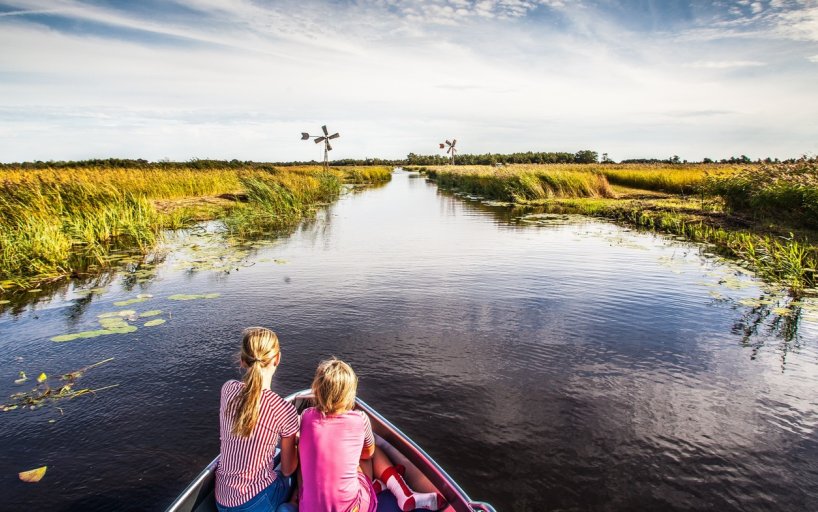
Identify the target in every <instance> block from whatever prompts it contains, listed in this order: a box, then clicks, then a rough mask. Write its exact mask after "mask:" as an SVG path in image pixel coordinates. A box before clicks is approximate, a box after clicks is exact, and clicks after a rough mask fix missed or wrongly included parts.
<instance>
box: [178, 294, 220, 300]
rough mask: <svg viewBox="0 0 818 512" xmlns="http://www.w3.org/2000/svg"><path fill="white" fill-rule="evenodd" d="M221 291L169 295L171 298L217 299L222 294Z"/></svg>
mask: <svg viewBox="0 0 818 512" xmlns="http://www.w3.org/2000/svg"><path fill="white" fill-rule="evenodd" d="M220 295H221V294H220V293H203V294H198V295H195V294H190V295H189V294H183V293H178V294H176V295H171V296H170V297H168V299H170V300H197V299H216V298H218V297H219V296H220Z"/></svg>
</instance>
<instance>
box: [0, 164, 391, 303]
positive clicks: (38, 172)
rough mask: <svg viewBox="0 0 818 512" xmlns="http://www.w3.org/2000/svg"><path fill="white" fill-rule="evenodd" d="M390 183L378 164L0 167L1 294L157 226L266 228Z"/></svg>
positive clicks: (69, 269)
mask: <svg viewBox="0 0 818 512" xmlns="http://www.w3.org/2000/svg"><path fill="white" fill-rule="evenodd" d="M194 164H195V162H194ZM390 177H391V169H389V168H386V167H374V168H366V167H349V168H342V169H335V168H333V169H330V170H329V171H325V170H324V169H323V168H322V167H321V166H301V167H285V168H280V169H279V168H274V167H271V166H264V165H259V164H254V165H248V166H230V167H224V168H221V167H218V166H208V167H206V168H196V166H195V165H193V164H191V166H190V167H186V166H184V164H179V165H178V166H176V165H174V166H170V165H165V164H163V165H159V164H156V165H150V164H146V165H141V166H139V167H134V168H120V167H105V166H102V167H98V166H88V167H82V166H80V167H64V168H55V169H50V168H44V169H43V168H38V169H27V168H24V167H23V166H19V167H15V166H3V167H2V168H0V212H2V216H0V291H2V290H3V289H4V288H8V287H9V284H10V283H13V286H23V287H26V286H30V285H33V284H34V283H41V282H44V281H49V280H57V279H61V278H64V277H65V276H68V275H71V274H76V273H77V272H80V271H83V270H84V269H86V268H88V267H89V265H95V266H97V267H99V268H104V267H106V266H107V265H108V263H107V259H106V256H107V255H109V254H110V253H111V252H112V251H114V250H124V249H127V250H135V251H141V252H142V253H147V252H148V251H150V250H151V249H152V248H153V247H154V246H155V244H156V242H157V241H158V240H159V239H160V237H161V236H162V232H163V231H164V230H166V229H177V228H181V227H184V226H187V225H189V224H190V223H192V222H195V221H198V220H203V219H213V218H225V222H226V224H227V225H228V227H229V228H230V229H231V230H233V231H234V232H235V233H237V234H250V233H265V232H269V231H270V229H271V228H272V227H282V226H286V225H290V224H292V223H293V222H295V221H297V220H298V219H299V218H301V216H303V215H305V214H308V213H309V212H311V211H312V210H314V208H315V207H316V206H317V205H320V204H324V203H326V202H328V201H332V200H334V199H335V198H337V197H338V194H339V192H340V190H341V186H342V182H349V183H359V182H360V183H374V182H382V181H386V180H388V179H390ZM219 196H222V197H227V198H229V199H224V198H220V197H219ZM236 199H241V200H236Z"/></svg>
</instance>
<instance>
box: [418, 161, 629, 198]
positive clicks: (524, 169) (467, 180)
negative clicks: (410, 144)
mask: <svg viewBox="0 0 818 512" xmlns="http://www.w3.org/2000/svg"><path fill="white" fill-rule="evenodd" d="M572 167H573V168H572ZM577 167H581V166H568V165H554V166H537V165H515V166H506V167H500V168H495V167H490V166H460V167H454V168H453V167H430V168H427V170H426V172H427V173H428V175H429V176H430V177H431V178H433V179H434V180H436V181H437V183H438V185H440V186H442V187H446V188H457V189H459V190H462V191H464V192H468V193H471V194H477V195H481V196H484V197H488V198H492V199H500V200H503V201H513V202H520V203H526V202H537V201H544V200H548V199H553V198H560V197H613V196H614V192H613V189H611V186H610V184H609V183H608V180H607V179H606V178H605V176H603V175H602V174H601V173H598V172H593V171H591V170H588V169H577Z"/></svg>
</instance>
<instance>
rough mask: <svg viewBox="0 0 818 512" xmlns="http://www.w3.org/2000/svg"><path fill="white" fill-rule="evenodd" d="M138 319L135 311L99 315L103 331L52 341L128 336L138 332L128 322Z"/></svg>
mask: <svg viewBox="0 0 818 512" xmlns="http://www.w3.org/2000/svg"><path fill="white" fill-rule="evenodd" d="M137 318H138V315H137V314H136V311H134V310H133V309H123V310H122V311H110V312H108V313H102V314H100V315H97V319H98V320H97V321H98V322H99V325H100V327H102V329H92V330H89V331H82V332H76V333H71V334H61V335H59V336H54V337H53V338H51V341H55V342H57V343H63V342H66V341H74V340H78V339H88V338H96V337H98V336H108V335H111V334H128V333H132V332H136V331H137V328H136V326H133V325H130V324H129V323H128V321H134V320H136V319H137Z"/></svg>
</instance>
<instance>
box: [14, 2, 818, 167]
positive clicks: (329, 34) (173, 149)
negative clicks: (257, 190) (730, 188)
mask: <svg viewBox="0 0 818 512" xmlns="http://www.w3.org/2000/svg"><path fill="white" fill-rule="evenodd" d="M0 48H2V49H1V50H0V161H4V162H9V161H20V160H35V159H39V160H49V159H84V158H98V157H103V158H105V157H132V158H139V157H141V158H148V159H151V160H159V159H163V158H169V159H171V160H187V159H190V158H219V159H230V158H238V159H242V160H244V159H252V160H268V161H269V160H292V159H295V160H309V159H320V158H321V157H322V155H321V152H320V148H319V146H316V145H314V144H312V143H309V142H302V141H300V140H299V134H300V132H301V131H317V130H318V129H319V127H320V126H321V125H322V124H325V123H326V124H328V125H329V127H330V129H332V130H335V131H339V132H340V133H341V138H340V139H339V140H338V141H336V142H337V143H336V144H334V146H335V150H334V151H333V153H332V157H333V158H346V157H355V158H362V157H374V156H380V157H392V158H399V157H403V156H405V155H406V154H407V153H409V152H415V153H423V154H432V153H435V152H437V143H438V142H440V141H442V140H443V139H445V138H452V137H454V138H457V139H458V141H459V142H458V146H460V147H461V152H467V153H485V152H494V153H501V152H511V151H527V150H534V151H577V150H580V149H593V150H596V151H598V152H600V153H603V152H607V153H608V154H609V155H610V156H611V157H612V158H614V159H617V160H619V159H623V158H634V157H660V158H664V157H668V156H670V155H674V154H675V155H679V156H680V157H682V158H685V159H690V160H700V159H701V158H703V157H710V158H722V157H728V156H731V155H739V154H746V155H748V156H750V157H752V158H758V157H766V156H773V157H781V158H785V157H792V156H799V155H801V154H816V153H818V92H816V91H818V0H759V1H753V0H721V1H710V2H697V1H693V2H691V1H678V0H664V1H659V0H655V1H654V0H574V1H572V0H418V1H413V2H408V1H400V0H336V1H318V0H301V1H290V0H281V1H274V2H254V1H247V0H238V1H232V2H226V1H218V0H187V1H173V0H146V1H128V2H122V1H114V0H107V1H77V0H49V1H43V0H11V1H5V0H0Z"/></svg>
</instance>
